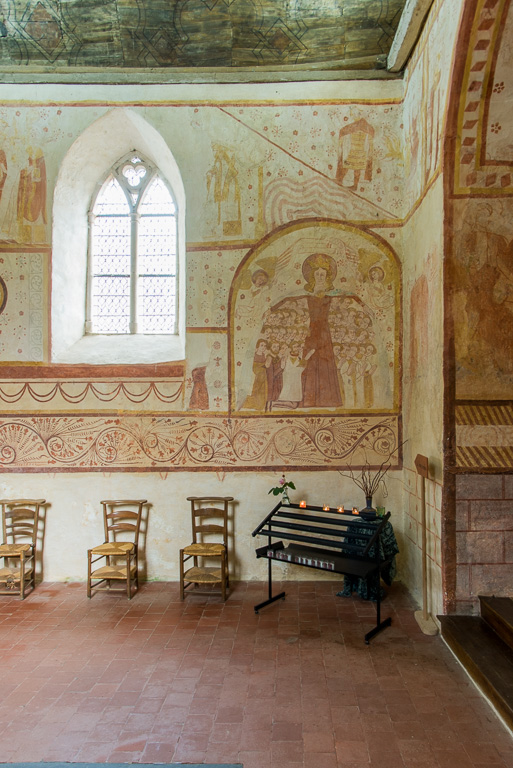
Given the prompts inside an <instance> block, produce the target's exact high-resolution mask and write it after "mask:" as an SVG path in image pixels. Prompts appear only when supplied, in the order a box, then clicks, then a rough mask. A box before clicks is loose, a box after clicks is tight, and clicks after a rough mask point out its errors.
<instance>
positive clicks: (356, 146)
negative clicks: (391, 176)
mask: <svg viewBox="0 0 513 768" xmlns="http://www.w3.org/2000/svg"><path fill="white" fill-rule="evenodd" d="M373 144H374V128H373V127H372V125H370V123H368V122H367V120H364V119H363V117H362V118H360V120H355V122H354V123H350V124H349V125H345V126H344V127H343V128H341V129H340V131H339V134H338V164H337V174H336V180H337V181H338V183H339V184H342V183H343V181H344V179H345V177H346V175H347V174H348V173H349V172H351V173H352V174H353V184H352V186H351V187H350V189H354V190H356V189H358V184H359V183H360V176H361V174H362V173H363V174H364V178H365V181H372V152H373Z"/></svg>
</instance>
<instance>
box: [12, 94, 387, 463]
mask: <svg viewBox="0 0 513 768" xmlns="http://www.w3.org/2000/svg"><path fill="white" fill-rule="evenodd" d="M105 106H107V105H105ZM31 109H32V110H33V111H32V112H31ZM88 109H90V108H88V107H87V106H84V107H82V108H80V107H78V106H77V105H72V106H69V107H68V106H67V105H65V104H62V105H60V106H56V107H54V108H50V109H48V110H43V109H42V108H41V107H39V106H38V105H34V107H33V108H30V107H23V108H22V109H18V108H12V109H9V107H8V106H4V107H3V109H2V115H1V118H2V120H3V122H4V125H5V126H6V127H9V128H10V129H11V130H13V129H14V130H15V132H16V136H18V131H19V130H20V126H22V125H24V126H25V127H27V128H28V129H29V130H30V135H31V136H35V135H36V134H38V133H40V135H42V136H45V135H46V136H48V139H49V141H50V144H49V147H50V148H51V149H49V150H48V152H47V151H46V147H45V146H44V145H43V150H44V152H43V151H39V150H38V151H37V152H36V153H34V156H33V159H32V162H25V156H24V153H23V151H22V149H21V145H20V143H19V140H18V139H17V142H15V143H14V145H15V149H16V152H14V150H12V151H11V155H10V156H9V158H8V159H7V161H6V162H7V164H8V166H9V171H8V173H9V174H10V178H11V179H14V180H16V183H14V181H13V183H12V184H11V187H10V190H11V191H10V193H9V194H10V199H11V200H13V199H14V198H16V201H17V208H16V212H17V213H16V215H15V216H14V217H13V216H12V215H10V211H11V209H12V205H11V203H10V202H9V203H7V202H6V203H5V207H3V206H2V204H1V201H0V219H2V221H3V224H2V228H3V230H2V231H3V233H4V237H5V240H4V248H6V247H8V246H7V242H8V241H9V242H10V241H11V240H12V241H14V242H15V243H16V247H21V243H24V242H27V244H29V243H36V242H38V241H39V240H41V238H42V239H43V241H44V239H45V237H46V238H47V239H48V238H49V233H48V222H49V218H50V217H49V215H48V210H49V208H50V206H51V202H52V201H51V190H52V186H51V183H50V181H49V179H54V178H56V175H57V171H58V165H59V157H61V158H62V153H63V152H65V151H67V148H68V147H69V143H70V141H69V140H70V135H69V134H70V131H66V130H65V129H67V128H70V127H72V126H73V121H74V117H73V115H77V114H78V113H80V115H78V124H79V125H84V123H86V122H87V120H86V119H85V118H84V111H86V110H88ZM168 109H169V110H171V112H170V113H169V114H172V115H173V132H172V137H171V138H172V141H171V142H170V145H171V146H172V147H173V149H174V148H175V147H174V145H177V141H176V135H177V131H179V128H180V125H181V126H182V127H183V137H184V138H183V140H182V141H181V142H180V144H179V148H178V149H177V152H176V154H177V159H178V162H179V163H181V166H182V168H190V169H191V172H190V174H188V175H187V177H186V179H185V181H186V187H187V191H188V192H189V190H191V193H190V194H188V209H187V216H188V221H190V222H191V223H190V226H189V225H188V233H189V242H188V244H187V299H186V300H187V359H186V361H185V365H184V367H183V368H182V369H181V370H176V371H174V372H173V375H170V372H169V371H163V370H162V367H160V368H158V367H156V368H155V371H153V372H152V371H151V367H148V366H144V370H142V369H141V370H140V371H139V372H137V370H136V366H131V367H127V368H126V370H124V367H123V366H115V367H112V366H111V367H110V370H106V371H104V373H103V374H102V373H101V370H102V369H99V370H98V371H95V370H94V366H93V367H91V366H81V365H76V366H60V365H52V364H48V351H47V347H46V346H45V344H46V345H47V344H48V338H47V332H46V328H45V327H44V325H43V317H44V316H45V315H46V313H47V312H48V303H47V302H48V296H47V295H46V293H45V286H46V285H47V281H48V280H49V279H50V269H51V262H50V261H49V260H47V261H45V260H44V258H43V256H42V255H41V254H40V253H37V254H36V253H30V254H29V256H30V260H27V257H26V256H25V255H24V254H21V253H20V254H18V253H16V254H10V255H8V256H7V255H6V257H5V260H4V262H2V266H3V269H2V270H0V273H1V276H2V279H3V280H4V283H5V286H6V294H7V295H8V297H9V300H8V301H7V302H6V303H5V308H4V311H3V313H2V314H1V315H0V325H1V324H2V323H4V327H5V332H4V335H3V336H0V343H2V344H3V345H4V346H3V350H2V351H3V353H4V354H3V355H2V357H3V360H4V361H9V362H10V363H12V362H25V361H27V362H28V361H33V362H34V363H37V365H36V367H35V368H34V369H32V370H31V372H30V374H28V378H27V371H26V370H25V369H24V370H21V369H19V368H18V369H13V368H12V365H11V366H10V367H8V366H7V365H6V362H4V364H3V366H2V367H3V369H4V370H5V372H6V373H7V371H8V370H9V373H8V375H6V376H2V375H1V374H2V368H0V401H1V402H2V404H3V405H4V406H5V408H4V409H3V410H4V414H3V417H2V419H1V421H0V456H2V457H3V462H2V463H3V467H4V469H5V470H6V471H10V472H18V471H26V470H28V469H30V470H33V471H36V472H43V471H48V470H49V469H52V471H64V472H71V471H77V470H78V471H86V470H102V469H105V468H109V470H118V471H131V470H136V471H157V470H162V471H169V470H173V469H192V470H205V469H208V470H215V471H217V470H219V469H226V468H230V469H236V470H242V469H247V468H251V469H257V468H258V469H261V470H265V469H266V468H274V467H278V468H279V467H282V466H290V467H294V468H296V469H301V468H305V467H307V468H313V469H316V468H318V469H323V468H340V467H345V466H347V464H348V462H349V463H351V464H352V465H354V466H358V465H359V464H361V463H364V462H366V461H370V462H371V463H372V464H378V465H379V464H381V462H382V461H383V459H384V458H386V457H387V456H388V455H389V453H392V452H393V451H394V450H395V448H396V447H397V445H398V444H399V442H400V429H401V420H400V405H401V393H400V375H401V271H400V267H399V261H398V258H397V255H396V253H395V251H394V250H393V249H392V247H391V242H393V239H394V235H395V232H393V231H391V230H387V229H386V228H385V229H383V224H385V225H390V224H394V223H396V222H397V224H398V223H399V222H400V219H399V218H398V217H399V215H400V212H401V205H402V196H401V195H400V186H399V185H400V169H399V168H398V167H397V165H396V164H397V155H398V152H399V144H398V136H399V134H398V132H397V119H398V116H399V115H398V111H397V109H396V104H395V103H394V101H393V100H391V101H390V102H387V101H383V100H375V101H373V100H369V101H368V103H365V102H362V103H361V104H356V103H351V104H344V103H336V102H328V103H324V102H319V103H315V102H305V103H303V104H293V105H290V104H288V103H287V102H284V103H283V104H279V103H273V104H271V105H268V104H265V103H255V104H251V103H246V104H244V103H237V104H230V103H228V102H222V103H220V104H216V103H213V104H211V105H205V103H204V102H203V103H202V105H201V106H198V107H193V106H191V105H189V104H184V105H182V106H180V107H176V109H175V107H173V106H169V107H168ZM152 110H153V111H154V117H155V123H156V124H157V125H158V126H159V128H161V129H162V130H164V125H165V122H166V121H163V119H162V117H163V110H162V107H159V108H156V107H152V105H151V104H148V105H147V106H146V107H145V108H144V114H145V117H146V118H147V119H149V120H150V122H151V118H152ZM72 113H73V114H72ZM103 113H105V109H104V110H103ZM101 114H102V110H101V109H99V108H98V106H95V107H94V110H93V111H91V119H95V118H96V117H97V116H99V115H101ZM383 117H384V120H383V122H380V118H383ZM45 128H46V129H47V130H46V131H45V130H44V129H45ZM167 130H168V131H169V127H168V128H167ZM216 135H219V136H221V135H222V136H223V141H222V142H220V141H219V140H218V139H217V138H216ZM199 136H201V139H200V141H199V143H198V141H197V138H198V137H199ZM71 138H73V135H71ZM164 138H167V136H166V135H164ZM45 153H46V155H47V157H50V158H51V160H48V159H46V160H45ZM198 153H199V154H198ZM193 159H194V162H192V161H193ZM43 169H44V173H43ZM47 169H48V170H47ZM6 178H9V176H7V177H6ZM8 188H9V187H8V185H6V186H5V188H4V192H5V191H6V190H7V189H8ZM387 190H390V193H389V194H388V193H387ZM324 193H326V194H324ZM20 211H21V214H22V215H21V218H20ZM200 212H201V215H199V214H200ZM333 213H336V214H337V216H336V218H333V216H332V214H333ZM343 214H345V215H346V216H347V218H348V219H349V220H350V221H351V222H352V223H351V224H349V223H347V221H343V220H341V219H340V216H341V215H343ZM2 216H3V218H2ZM353 222H354V223H353ZM370 222H372V224H373V225H374V227H375V226H376V224H378V226H380V231H381V232H382V234H381V235H378V234H376V233H373V231H372V229H371V228H370V227H369V226H368V224H369V223H370ZM44 227H46V229H45V228H44ZM383 233H384V234H383ZM18 243H19V244H20V245H18ZM9 247H10V248H11V249H12V247H13V246H12V245H10V246H9ZM28 247H29V246H28V245H26V246H25V249H27V248H28ZM35 247H36V246H35V245H33V246H31V248H35ZM40 250H42V252H43V255H44V256H46V253H47V251H48V246H45V247H44V249H40ZM29 267H30V269H29ZM37 270H39V272H37ZM32 273H34V274H32ZM36 276H37V277H38V280H36ZM29 277H30V280H29ZM20 286H22V287H24V288H25V292H23V291H22V288H21V287H20ZM29 286H30V287H31V291H28V287H29ZM36 287H38V288H39V294H37V293H36V290H35V289H36ZM20 291H21V292H20ZM15 299H16V302H17V306H18V307H19V306H20V301H23V302H25V304H26V307H25V306H24V307H23V309H22V310H18V311H21V312H22V313H23V314H22V315H20V320H18V318H17V317H16V319H15V321H14V318H13V316H12V311H13V309H14V306H15V303H14V300H15ZM37 302H39V303H38V305H37V306H36V304H37ZM29 309H30V310H31V311H30V313H29ZM36 309H38V310H39V315H38V314H37V312H36ZM38 323H39V326H38V325H37V324H38ZM17 328H18V331H19V332H18V331H17V330H16V329H17ZM18 337H19V338H18ZM22 338H23V343H22V340H21V339H22ZM29 338H30V339H31V344H29V343H28V342H27V339H29ZM36 339H38V340H39V347H37V346H36V345H35V341H36ZM277 344H278V345H279V346H278V348H277V346H276V345H277ZM19 349H21V352H18V351H17V350H19ZM276 352H278V354H275V353H276ZM43 368H44V375H43V376H41V375H40V376H38V373H37V371H38V369H40V371H41V372H42V371H43ZM106 368H107V369H109V366H106ZM271 372H272V376H271ZM271 378H272V381H271ZM400 461H401V458H400V455H396V456H394V466H400Z"/></svg>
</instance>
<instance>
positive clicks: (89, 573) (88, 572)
mask: <svg viewBox="0 0 513 768" xmlns="http://www.w3.org/2000/svg"><path fill="white" fill-rule="evenodd" d="M91 567H92V566H91V550H90V549H88V550H87V597H88V598H89V599H91Z"/></svg>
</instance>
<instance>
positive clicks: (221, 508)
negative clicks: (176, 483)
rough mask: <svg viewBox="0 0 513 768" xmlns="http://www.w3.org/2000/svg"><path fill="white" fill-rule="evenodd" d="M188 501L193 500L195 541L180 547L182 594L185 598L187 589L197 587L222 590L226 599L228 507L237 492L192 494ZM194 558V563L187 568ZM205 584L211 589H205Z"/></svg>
mask: <svg viewBox="0 0 513 768" xmlns="http://www.w3.org/2000/svg"><path fill="white" fill-rule="evenodd" d="M187 501H190V502H191V517H192V544H189V545H188V546H187V547H184V548H183V549H181V550H180V598H181V600H183V599H184V598H185V594H186V592H187V591H190V592H192V591H194V594H202V595H211V594H216V593H217V594H221V596H222V598H223V600H226V590H227V588H228V587H229V573H228V511H229V503H230V502H231V501H233V496H188V497H187ZM212 539H214V541H212ZM191 559H192V561H193V565H192V566H191V567H189V568H186V563H187V561H189V560H191ZM202 586H203V587H207V586H208V587H209V590H208V591H206V590H204V591H201V587H202ZM216 587H218V588H219V589H218V590H217V592H216V590H215V588H216Z"/></svg>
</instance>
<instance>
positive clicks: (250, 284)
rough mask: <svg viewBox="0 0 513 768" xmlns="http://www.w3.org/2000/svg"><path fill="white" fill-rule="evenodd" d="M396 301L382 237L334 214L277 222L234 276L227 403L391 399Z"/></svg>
mask: <svg viewBox="0 0 513 768" xmlns="http://www.w3.org/2000/svg"><path fill="white" fill-rule="evenodd" d="M399 308H400V272H399V266H398V263H397V260H396V258H395V255H394V254H393V253H392V251H391V249H390V247H389V246H388V245H387V244H386V243H384V242H383V241H382V240H380V239H378V238H376V237H375V236H374V235H371V234H370V233H369V232H367V231H365V230H363V229H359V228H356V227H351V226H348V225H345V224H343V223H341V222H336V221H307V222H305V221H302V222H300V223H298V224H294V225H290V226H286V227H283V228H280V229H279V230H277V231H276V232H275V233H273V234H272V235H271V236H270V237H268V238H266V239H265V240H264V241H262V242H261V243H260V244H259V245H258V246H257V247H256V248H254V249H253V251H252V252H251V253H250V254H249V255H248V257H247V258H246V259H245V261H244V262H243V263H242V265H241V267H240V268H239V270H238V272H237V274H236V277H235V279H234V283H233V286H232V293H231V306H230V322H231V353H232V354H231V408H232V412H234V413H239V414H244V415H251V414H254V415H262V414H271V413H277V412H281V413H300V414H302V415H304V414H305V412H308V413H312V412H314V413H323V414H324V413H336V414H342V413H354V412H376V411H380V412H390V411H392V410H394V409H396V408H397V407H398V403H399V384H398V370H399V334H400V326H399V322H398V321H399Z"/></svg>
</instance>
